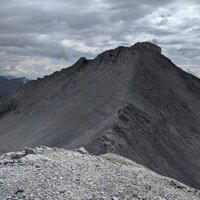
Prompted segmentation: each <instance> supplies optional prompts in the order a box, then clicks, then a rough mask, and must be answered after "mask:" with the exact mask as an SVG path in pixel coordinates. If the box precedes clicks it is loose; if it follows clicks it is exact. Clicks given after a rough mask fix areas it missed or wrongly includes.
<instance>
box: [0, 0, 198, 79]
mask: <svg viewBox="0 0 200 200" xmlns="http://www.w3.org/2000/svg"><path fill="white" fill-rule="evenodd" d="M199 21H200V3H199V1H197V0H196V1H195V0H190V1H188V0H163V1H160V0H135V1H132V0H124V1H121V0H73V1H72V0H69V1H65V0H57V1H55V0H43V1H39V0H29V1H27V0H18V1H16V0H1V7H0V74H6V75H8V74H9V75H16V76H27V77H28V78H36V77H38V76H40V77H41V76H43V75H45V74H50V73H52V72H53V71H55V70H59V69H61V68H63V67H67V66H69V65H71V64H72V63H73V62H74V61H76V60H77V59H78V58H79V57H80V56H86V57H90V58H92V57H94V56H95V55H96V54H98V53H100V52H101V51H103V50H105V49H109V48H113V47H116V46H119V45H125V46H130V45H132V44H134V43H135V42H138V41H153V42H155V43H157V44H158V45H160V46H161V47H162V48H163V51H164V53H165V54H166V55H167V56H168V57H170V58H171V59H172V60H173V61H174V62H175V64H177V65H179V66H180V67H182V68H183V69H185V70H186V71H188V72H190V73H194V74H195V75H197V76H199V75H200V24H199Z"/></svg>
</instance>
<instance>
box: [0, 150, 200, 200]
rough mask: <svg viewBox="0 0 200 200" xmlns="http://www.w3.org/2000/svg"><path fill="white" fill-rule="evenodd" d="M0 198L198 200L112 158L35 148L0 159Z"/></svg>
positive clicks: (178, 187)
mask: <svg viewBox="0 0 200 200" xmlns="http://www.w3.org/2000/svg"><path fill="white" fill-rule="evenodd" d="M27 152H28V153H27ZM0 199H2V200H4V199H5V200H14V199H26V200H35V199H38V200H39V199H41V200H43V199H48V200H51V199H58V200H59V199H60V200H62V199H75V200H76V199H77V200H78V199H83V200H87V199H91V200H92V199H105V200H125V199H126V200H129V199H141V200H142V199H143V200H144V199H145V200H148V199H149V200H150V199H155V200H161V199H163V200H165V199H170V200H175V199H176V200H186V199H188V200H198V199H200V192H199V191H198V190H196V189H193V188H191V187H188V186H186V185H184V184H182V183H179V182H177V181H175V180H173V179H170V178H167V177H163V176H160V175H158V174H156V173H155V172H153V171H151V170H149V169H147V168H145V167H143V166H142V165H138V164H136V163H135V162H133V161H131V160H128V159H126V158H123V157H121V156H118V155H116V154H111V153H110V154H105V155H102V156H94V155H91V154H89V153H88V152H87V151H86V150H85V149H84V148H80V149H78V150H74V151H68V150H64V149H59V148H48V147H40V148H36V149H27V148H26V149H25V150H24V151H22V152H12V153H7V154H4V155H2V156H1V157H0Z"/></svg>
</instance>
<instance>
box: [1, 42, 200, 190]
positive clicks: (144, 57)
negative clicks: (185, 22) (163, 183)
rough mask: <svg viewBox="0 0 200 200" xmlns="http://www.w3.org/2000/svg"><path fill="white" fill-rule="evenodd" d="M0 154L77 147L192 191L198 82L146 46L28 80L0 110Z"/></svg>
mask: <svg viewBox="0 0 200 200" xmlns="http://www.w3.org/2000/svg"><path fill="white" fill-rule="evenodd" d="M0 113H1V119H0V151H1V152H5V151H10V150H13V149H21V148H24V147H25V146H38V145H47V146H57V147H64V148H77V147H80V146H85V148H86V149H88V150H89V151H91V152H93V153H95V154H100V153H106V152H115V153H118V154H120V155H122V156H125V157H127V158H129V159H132V160H134V161H136V162H138V163H140V164H143V165H145V166H147V167H149V168H150V169H152V170H154V171H156V172H159V173H160V174H162V175H165V176H169V177H172V178H175V179H177V180H179V181H182V182H184V183H186V184H188V185H191V186H193V187H196V188H200V177H199V169H200V154H199V152H200V80H199V79H198V78H196V77H194V76H192V75H190V74H187V73H186V72H183V71H182V70H180V69H179V68H177V67H176V66H175V65H174V64H173V63H172V62H171V61H170V60H169V59H167V58H166V57H164V56H163V55H162V54H161V49H160V48H159V47H157V46H155V45H153V44H150V43H137V44H135V45H134V46H132V47H130V48H128V47H118V48H116V49H114V50H109V51H106V52H104V53H102V54H100V55H99V56H97V58H95V59H94V60H87V59H85V58H81V59H80V60H79V61H78V62H77V63H75V64H74V65H73V66H72V67H71V68H68V69H64V70H61V71H60V72H56V73H54V74H52V75H51V76H47V77H45V78H43V79H38V80H37V81H32V82H30V83H29V84H27V85H26V86H24V87H23V88H22V89H20V90H18V91H17V92H16V93H14V94H13V95H12V96H11V97H10V98H9V99H7V100H6V101H5V102H1V105H0Z"/></svg>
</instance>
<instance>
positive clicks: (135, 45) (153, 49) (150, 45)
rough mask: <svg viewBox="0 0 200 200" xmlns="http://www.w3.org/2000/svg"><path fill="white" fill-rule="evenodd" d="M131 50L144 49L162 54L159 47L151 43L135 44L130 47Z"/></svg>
mask: <svg viewBox="0 0 200 200" xmlns="http://www.w3.org/2000/svg"><path fill="white" fill-rule="evenodd" d="M132 48H141V49H143V48H146V49H150V50H152V51H155V52H157V53H160V54H161V52H162V49H161V47H159V46H157V45H155V44H153V43H151V42H137V43H135V44H134V45H133V46H132Z"/></svg>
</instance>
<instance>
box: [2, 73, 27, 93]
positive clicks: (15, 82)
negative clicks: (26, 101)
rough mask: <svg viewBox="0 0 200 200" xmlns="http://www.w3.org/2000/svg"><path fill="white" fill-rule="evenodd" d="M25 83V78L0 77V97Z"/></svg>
mask: <svg viewBox="0 0 200 200" xmlns="http://www.w3.org/2000/svg"><path fill="white" fill-rule="evenodd" d="M27 82H28V79H26V78H25V77H23V78H16V77H13V76H0V97H2V96H5V95H8V94H10V93H11V92H13V91H15V90H16V89H18V88H19V87H20V86H22V85H24V84H25V83H27Z"/></svg>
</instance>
